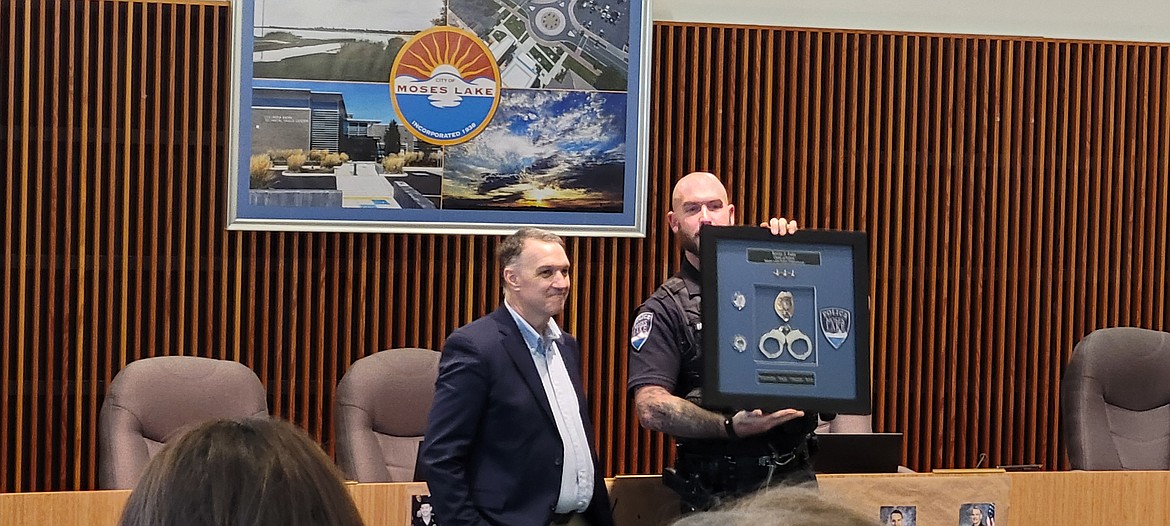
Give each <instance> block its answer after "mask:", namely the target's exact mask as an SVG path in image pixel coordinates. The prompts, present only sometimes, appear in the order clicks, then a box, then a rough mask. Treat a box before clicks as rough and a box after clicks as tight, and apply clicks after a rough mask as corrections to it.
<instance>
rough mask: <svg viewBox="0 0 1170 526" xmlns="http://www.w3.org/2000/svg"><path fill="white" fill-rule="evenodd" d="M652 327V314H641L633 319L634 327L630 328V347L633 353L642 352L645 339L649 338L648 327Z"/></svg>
mask: <svg viewBox="0 0 1170 526" xmlns="http://www.w3.org/2000/svg"><path fill="white" fill-rule="evenodd" d="M653 325H654V313H653V312H643V313H641V314H639V315H638V317H637V318H634V326H633V327H631V328H630V347H632V348H633V349H634V352H638V351H640V350H642V345H643V344H645V343H646V338H649V337H650V327H651V326H653Z"/></svg>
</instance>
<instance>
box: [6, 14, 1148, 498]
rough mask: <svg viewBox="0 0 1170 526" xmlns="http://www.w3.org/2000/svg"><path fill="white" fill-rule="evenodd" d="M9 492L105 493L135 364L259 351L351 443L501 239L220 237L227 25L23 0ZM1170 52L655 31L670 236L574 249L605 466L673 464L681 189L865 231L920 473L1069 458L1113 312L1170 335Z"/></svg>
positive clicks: (11, 41)
mask: <svg viewBox="0 0 1170 526" xmlns="http://www.w3.org/2000/svg"><path fill="white" fill-rule="evenodd" d="M0 13H3V14H4V16H2V17H0V28H2V29H3V30H2V31H0V48H2V51H0V70H2V71H4V74H5V75H6V77H7V79H8V81H7V82H4V83H0V154H2V159H3V161H4V166H5V168H6V170H5V172H6V174H7V177H6V181H5V183H6V184H4V185H2V186H0V221H2V222H3V226H2V227H0V239H2V241H0V242H2V243H3V244H2V247H3V250H4V251H3V254H2V257H3V267H0V291H2V292H0V312H2V316H0V335H2V336H0V384H2V385H0V392H2V393H3V400H2V403H0V422H3V440H2V441H0V442H2V443H3V446H2V449H0V477H2V478H0V491H6V492H11V491H30V490H58V489H88V488H92V487H94V485H95V478H96V477H95V466H94V462H95V449H96V441H95V438H94V437H95V434H96V417H97V411H98V407H99V406H100V404H101V398H102V396H103V395H104V391H105V386H106V384H107V382H108V381H109V380H110V378H111V377H112V376H113V375H114V374H115V373H116V372H117V371H118V370H119V369H120V368H121V367H122V366H123V365H124V364H125V363H127V362H129V361H132V360H135V359H138V358H141V357H145V356H154V355H161V354H189V355H201V356H211V357H217V358H229V359H234V360H239V361H241V362H243V363H245V364H247V365H249V366H251V367H252V368H253V369H254V370H256V371H257V373H258V374H259V375H260V377H261V379H262V380H263V381H264V384H265V385H266V386H267V388H268V391H269V393H270V396H271V407H272V410H273V412H274V413H275V414H277V415H280V416H282V417H285V418H288V419H291V420H293V421H294V422H296V423H297V424H299V425H301V426H303V427H305V428H306V429H308V430H309V432H310V433H312V434H313V435H314V436H316V437H317V438H318V439H320V440H321V441H322V442H324V443H325V444H326V447H327V448H329V449H331V442H332V431H331V429H330V426H331V413H332V411H331V404H332V401H333V388H334V385H335V384H336V381H337V379H338V378H339V376H340V375H341V374H342V373H343V372H344V370H345V368H346V367H347V365H348V364H349V363H352V362H353V361H354V360H356V359H358V358H360V357H362V356H365V355H368V354H371V353H373V352H376V351H378V350H380V349H384V348H389V347H399V346H421V347H430V348H438V347H440V346H441V344H442V341H443V338H444V336H445V335H446V334H447V333H448V332H450V331H451V330H452V329H453V328H455V327H457V326H459V325H461V324H463V323H466V322H468V321H470V320H471V319H473V318H475V317H477V316H479V315H482V314H483V313H485V312H487V311H489V310H490V309H491V308H492V307H493V306H494V305H495V304H496V302H497V297H498V293H499V290H498V285H497V281H496V278H495V276H496V275H497V272H498V269H497V268H496V267H495V265H494V264H493V263H492V251H493V249H494V247H495V243H496V241H497V238H495V237H472V236H419V235H373V234H312V233H265V232H228V231H226V230H225V229H224V222H225V221H224V217H225V196H226V192H227V188H226V172H227V159H226V131H227V126H228V125H229V123H227V122H226V121H227V115H228V108H227V104H228V100H227V94H228V86H229V83H230V82H231V79H230V78H229V75H228V70H227V68H228V64H229V56H230V53H231V52H230V17H229V13H228V8H227V6H226V5H225V4H224V3H222V2H214V3H206V4H203V3H182V2H180V3H165V2H116V1H88V2H78V1H73V0H37V1H26V0H0ZM1168 57H1170V46H1166V45H1146V44H1127V43H1103V42H1071V41H1053V40H1043V39H1025V38H993V37H971V36H958V35H915V34H892V33H874V32H864V31H818V30H805V29H799V30H794V29H782V28H754V27H718V26H705V25H685V24H658V25H656V26H655V36H654V49H653V62H654V70H653V83H654V84H653V87H652V90H651V93H652V98H653V100H652V116H651V126H652V130H651V134H652V140H651V159H650V162H651V166H650V171H651V174H652V175H651V181H650V197H649V214H650V217H649V218H648V220H649V225H650V232H651V235H650V236H649V237H647V238H646V239H644V240H629V239H600V238H578V239H571V240H570V241H569V243H568V245H569V252H570V255H571V257H572V259H573V261H574V269H575V270H574V275H573V278H574V284H575V293H574V295H573V296H572V299H571V301H570V305H569V307H568V310H567V312H566V314H565V319H564V323H565V325H566V326H567V327H568V329H569V330H570V331H572V332H573V333H575V334H577V335H578V336H579V338H580V339H581V341H582V342H583V344H584V348H585V352H586V356H585V361H586V363H587V364H588V365H587V369H586V371H585V381H586V383H587V389H588V392H589V405H590V407H591V408H592V411H593V416H594V419H595V422H596V424H595V425H596V426H597V428H598V436H599V442H600V443H599V448H600V450H601V455H602V458H603V461H604V463H605V465H606V467H607V471H608V472H609V473H610V474H613V473H647V472H654V471H657V470H659V469H660V468H661V466H662V463H663V462H664V461H665V460H666V459H667V457H668V456H669V448H668V447H667V446H668V443H667V442H666V441H664V440H663V438H662V437H661V436H658V435H654V434H651V433H648V432H645V431H642V430H640V429H639V428H638V427H637V425H636V424H635V423H634V420H633V417H632V412H631V410H630V403H629V400H628V399H627V397H626V394H625V392H624V389H623V384H624V378H625V352H626V351H625V343H624V342H625V341H626V338H627V332H628V329H627V324H628V321H629V319H630V312H631V311H632V309H633V308H634V306H635V305H636V304H637V303H638V302H639V301H641V299H643V298H644V297H646V296H648V295H649V294H650V292H651V291H652V290H653V289H654V287H655V286H656V285H657V284H658V283H659V282H661V281H662V280H663V279H665V277H666V276H668V275H669V274H670V273H671V272H672V271H673V270H674V269H675V268H676V267H677V265H678V261H679V256H678V253H677V250H676V248H675V247H674V245H673V243H672V241H671V240H670V239H669V234H668V229H667V228H666V226H665V224H664V221H663V216H664V214H665V210H666V207H667V206H668V203H669V192H670V185H671V183H672V181H673V179H674V178H676V177H677V176H678V175H681V174H682V173H685V172H686V171H689V170H692V169H709V170H712V171H715V172H717V173H720V174H722V175H723V176H724V177H725V179H726V180H727V182H728V183H729V186H730V188H731V192H732V199H733V201H734V202H735V203H736V205H737V206H738V209H739V215H740V217H741V219H746V220H748V221H756V220H758V219H760V218H763V217H766V216H768V215H770V214H773V213H783V214H786V215H789V216H792V217H795V218H797V219H798V220H799V221H800V222H801V223H802V224H803V225H806V226H816V227H824V228H843V229H857V230H865V231H867V232H869V234H870V239H871V247H870V250H871V257H872V262H873V268H872V271H871V272H872V278H873V279H872V283H873V285H872V287H873V290H872V291H871V296H872V298H873V322H874V323H873V353H874V376H875V382H874V384H875V386H876V392H875V406H874V413H875V414H874V420H875V427H876V428H877V429H879V430H885V431H891V430H896V431H903V432H906V433H907V436H908V441H907V444H906V459H905V462H906V464H907V465H909V466H910V467H912V468H917V469H929V468H935V467H971V466H975V465H976V464H977V463H979V462H980V458H981V457H982V455H984V454H985V455H987V458H986V460H983V461H982V463H983V465H995V464H1006V463H1032V462H1035V463H1041V464H1044V466H1045V467H1046V468H1049V469H1055V468H1062V467H1067V464H1066V463H1065V461H1064V460H1063V459H1062V452H1061V447H1060V437H1059V415H1058V412H1059V406H1058V399H1057V398H1058V396H1057V393H1058V386H1059V378H1060V374H1061V370H1062V367H1063V364H1064V363H1065V361H1066V360H1067V357H1068V354H1069V353H1070V351H1071V349H1072V346H1073V345H1074V344H1075V342H1076V341H1077V340H1078V339H1079V338H1080V337H1081V336H1083V335H1084V334H1086V333H1088V332H1089V331H1091V330H1093V329H1095V328H1099V327H1106V326H1115V325H1137V326H1143V327H1149V328H1154V329H1163V330H1164V329H1166V328H1167V325H1170V314H1168V313H1167V309H1166V305H1167V284H1166V276H1167V269H1166V257H1165V254H1166V253H1167V251H1168V249H1170V246H1168V245H1167V232H1168V230H1170V228H1168V226H1167V218H1166V210H1167V206H1168V204H1170V181H1168V179H1170V177H1168V175H1170V87H1168V86H1170V62H1168Z"/></svg>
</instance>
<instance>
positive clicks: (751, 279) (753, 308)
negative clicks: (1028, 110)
mask: <svg viewBox="0 0 1170 526" xmlns="http://www.w3.org/2000/svg"><path fill="white" fill-rule="evenodd" d="M700 243H701V251H700V252H701V254H702V269H703V302H702V320H703V327H704V329H705V330H703V356H704V358H703V360H704V364H703V365H704V375H703V378H704V384H703V403H704V404H705V405H707V406H709V407H713V408H726V409H744V408H747V409H755V408H759V409H764V410H776V409H782V408H789V407H791V408H797V409H802V410H805V411H815V412H827V413H858V414H866V413H869V412H870V377H869V306H868V300H867V294H868V292H869V262H868V249H867V239H866V235H865V234H864V233H862V232H841V231H827V230H802V231H799V232H797V233H795V234H792V235H787V236H773V235H772V234H771V232H769V231H768V230H767V229H765V228H757V227H711V226H707V227H703V229H702V230H701V232H700Z"/></svg>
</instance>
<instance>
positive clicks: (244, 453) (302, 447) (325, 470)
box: [121, 419, 362, 526]
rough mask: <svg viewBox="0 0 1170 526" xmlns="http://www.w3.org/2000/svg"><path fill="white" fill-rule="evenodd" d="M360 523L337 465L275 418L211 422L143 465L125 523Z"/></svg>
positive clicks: (134, 525)
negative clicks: (143, 470) (144, 467)
mask: <svg viewBox="0 0 1170 526" xmlns="http://www.w3.org/2000/svg"><path fill="white" fill-rule="evenodd" d="M242 524H247V525H254V526H276V525H280V526H361V524H362V521H361V517H360V516H359V515H358V511H357V508H356V507H355V506H354V504H353V500H352V498H351V497H350V495H349V491H348V490H347V489H346V488H345V485H344V482H343V481H342V478H341V472H340V471H338V469H337V467H336V466H335V465H334V464H333V462H332V461H331V460H330V459H329V457H327V456H326V455H325V452H324V451H322V450H321V448H320V446H318V445H317V443H316V442H314V441H313V439H312V438H309V436H308V435H307V434H305V433H304V432H303V431H301V430H300V429H298V428H296V427H294V426H293V425H292V424H289V423H287V422H283V421H280V420H270V419H248V420H245V421H239V422H237V421H229V420H221V421H214V422H208V423H206V424H203V425H201V426H199V427H196V428H195V429H193V430H191V431H189V432H187V433H186V434H184V435H183V436H182V437H180V438H179V439H177V440H174V441H172V442H171V443H169V444H167V446H166V447H165V448H163V450H162V451H160V452H159V453H158V454H157V455H155V457H154V458H153V459H152V460H151V461H150V464H149V465H147V467H146V471H145V472H144V473H143V474H142V478H141V479H140V480H139V481H138V485H137V486H135V488H134V491H133V492H132V493H131V494H130V500H129V501H128V502H127V503H126V508H125V511H123V514H122V522H121V525H122V526H236V525H242Z"/></svg>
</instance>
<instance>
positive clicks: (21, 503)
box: [0, 471, 1170, 526]
mask: <svg viewBox="0 0 1170 526" xmlns="http://www.w3.org/2000/svg"><path fill="white" fill-rule="evenodd" d="M818 480H819V483H820V487H821V490H822V491H823V492H825V493H827V494H832V495H834V496H835V498H841V499H842V501H843V502H847V503H849V504H850V505H851V506H853V507H855V508H857V509H858V510H859V511H862V512H863V513H872V512H873V511H874V510H876V509H877V506H879V505H881V504H901V503H892V502H883V501H882V499H887V498H889V495H890V494H891V493H890V491H895V492H900V493H895V494H897V495H902V497H900V498H902V499H905V498H911V499H919V500H921V501H927V500H931V501H938V500H939V499H942V500H946V499H948V498H949V499H954V500H955V501H956V502H958V501H960V500H965V499H968V498H973V496H972V494H971V493H970V492H973V491H974V492H977V493H978V494H979V495H988V494H992V493H995V492H997V491H1002V492H1005V493H1006V495H1007V498H1006V500H1001V501H1000V502H1001V503H1003V504H998V503H997V508H996V509H997V521H996V525H997V526H1009V525H1011V526H1041V525H1043V526H1049V525H1051V524H1062V523H1075V524H1108V525H1109V526H1119V525H1135V526H1137V525H1141V526H1146V525H1151V524H1156V525H1160V524H1166V525H1170V471H1128V472H1122V471H1074V472H1040V473H1006V474H994V473H973V474H945V475H943V474H929V473H906V474H889V475H822V476H820V477H819V478H818ZM607 482H608V483H609V486H610V497H611V500H612V501H613V505H614V515H615V518H616V519H617V524H618V526H641V525H661V524H667V523H669V521H670V520H671V518H673V517H674V516H675V515H676V513H677V510H678V501H677V499H676V498H675V497H674V495H673V494H672V493H671V492H670V490H668V489H666V488H665V487H664V486H662V484H661V483H660V481H659V478H658V477H657V476H620V477H617V478H615V479H610V480H608V481H607ZM891 488H893V489H891ZM915 488H919V490H921V491H922V492H923V493H917V491H919V490H916V489H915ZM972 488H976V489H972ZM350 491H351V492H352V494H353V497H354V502H355V503H356V504H357V507H358V510H360V511H361V514H362V517H363V518H365V520H366V525H367V526H408V525H409V524H410V521H409V516H410V510H411V499H412V496H413V495H421V494H426V492H427V488H426V485H425V484H422V483H406V484H352V485H350ZM964 492H966V493H964ZM980 492H981V493H980ZM129 494H130V492H129V491H66V492H47V493H5V494H0V525H4V526H8V525H23V526H62V525H77V526H113V525H116V524H117V523H118V518H119V516H120V515H121V510H122V506H123V505H124V504H125V502H126V498H127V497H128V496H129ZM974 498H977V499H978V495H975V496H974ZM996 498H997V499H1002V498H1003V497H996ZM977 501H981V500H977ZM935 504H938V502H935ZM1005 504H1006V505H1005ZM917 505H919V506H923V507H924V508H923V509H926V508H927V507H929V506H930V505H931V503H930V502H922V503H918V504H917ZM1001 509H1002V511H1000V510H1001ZM957 519H958V516H957V514H952V513H950V512H948V513H946V514H940V515H939V516H937V517H927V516H922V517H921V518H920V520H919V521H918V525H919V526H933V525H934V524H938V525H939V526H954V525H956V524H957V523H958V521H957Z"/></svg>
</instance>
